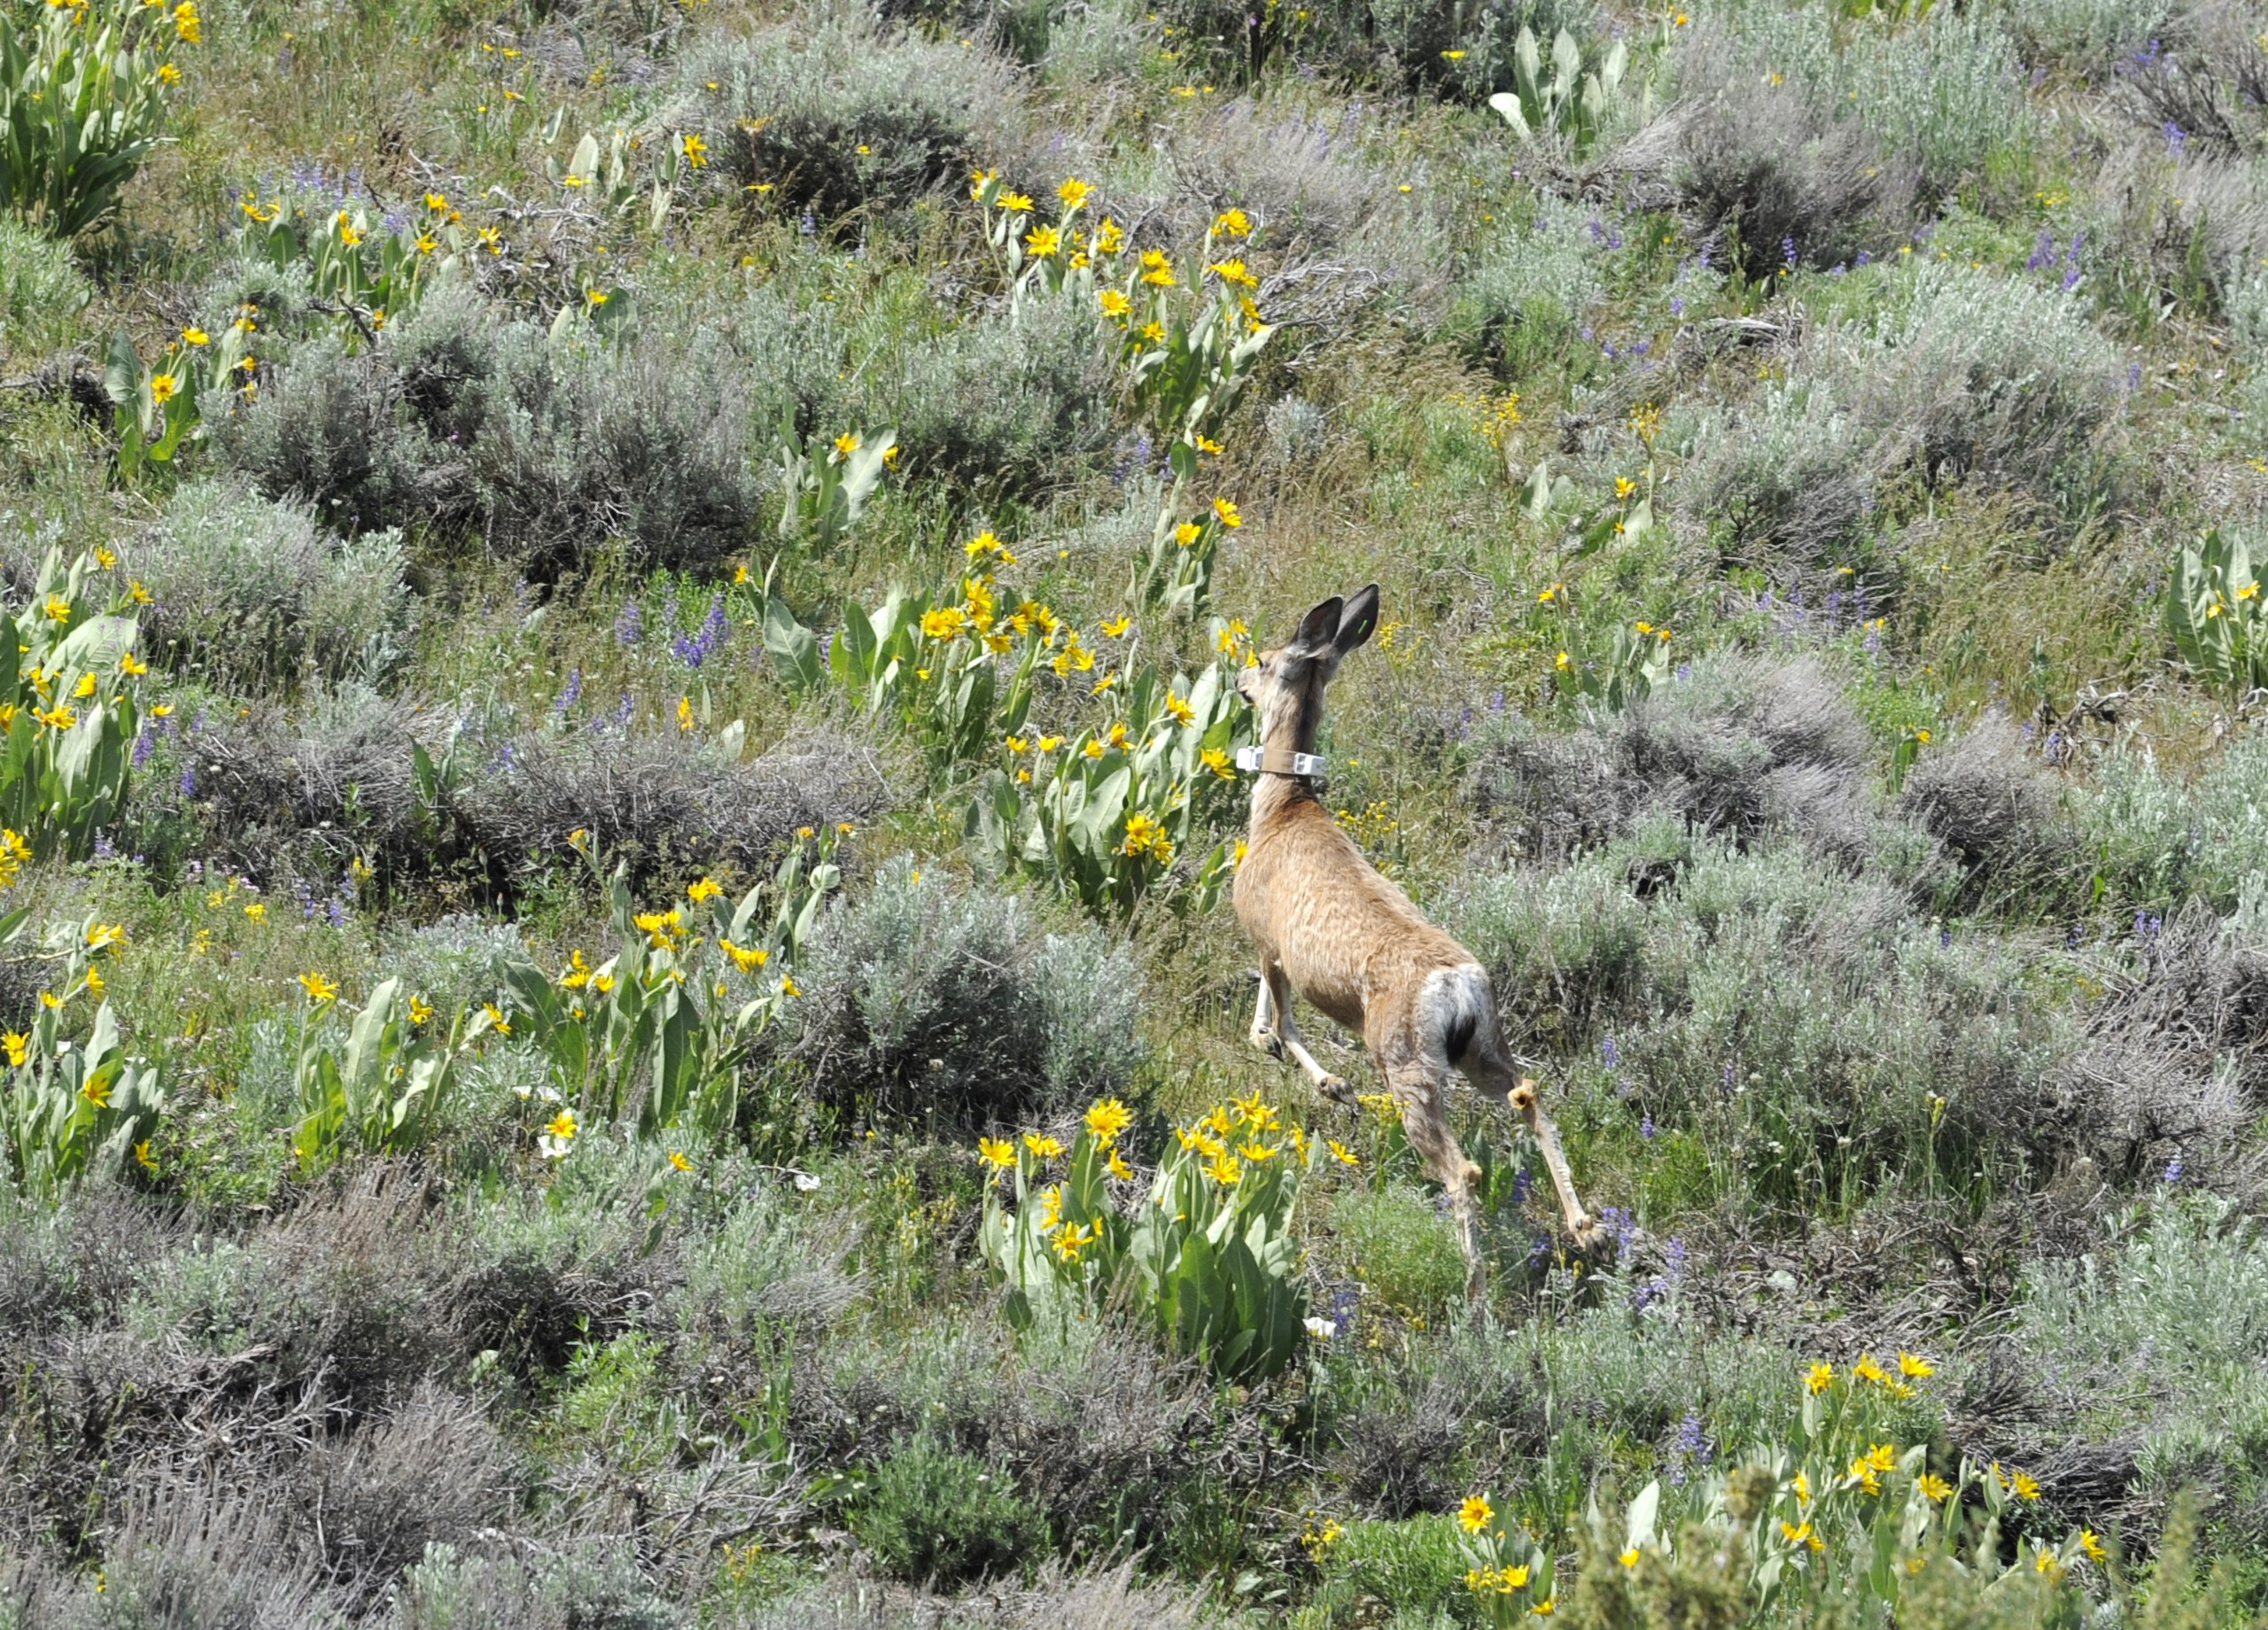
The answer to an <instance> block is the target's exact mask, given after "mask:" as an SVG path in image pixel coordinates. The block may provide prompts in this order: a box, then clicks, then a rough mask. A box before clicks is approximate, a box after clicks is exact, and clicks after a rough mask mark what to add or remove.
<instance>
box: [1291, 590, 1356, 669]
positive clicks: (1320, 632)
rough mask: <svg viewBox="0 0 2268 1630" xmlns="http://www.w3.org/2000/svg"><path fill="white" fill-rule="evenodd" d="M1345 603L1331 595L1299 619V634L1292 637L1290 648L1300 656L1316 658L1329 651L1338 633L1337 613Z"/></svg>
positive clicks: (1336, 596)
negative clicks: (1333, 638)
mask: <svg viewBox="0 0 2268 1630" xmlns="http://www.w3.org/2000/svg"><path fill="white" fill-rule="evenodd" d="M1345 603H1346V602H1343V601H1341V600H1340V598H1339V596H1338V595H1336V594H1333V595H1332V597H1331V598H1330V599H1328V600H1326V601H1324V602H1323V603H1322V604H1321V605H1319V606H1317V608H1316V609H1314V610H1312V611H1310V612H1309V613H1308V614H1307V615H1306V616H1305V617H1301V619H1300V632H1299V633H1295V634H1293V636H1292V644H1291V649H1292V650H1293V652H1295V653H1297V654H1298V655H1300V656H1318V655H1320V654H1321V653H1322V652H1324V651H1326V650H1328V649H1330V648H1331V641H1332V636H1334V635H1335V634H1337V633H1338V632H1339V613H1340V609H1342V608H1343V607H1344V605H1345Z"/></svg>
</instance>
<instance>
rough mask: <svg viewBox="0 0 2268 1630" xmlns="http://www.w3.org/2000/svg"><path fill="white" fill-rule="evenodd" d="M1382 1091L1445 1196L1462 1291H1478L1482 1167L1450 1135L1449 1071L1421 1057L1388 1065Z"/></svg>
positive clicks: (1383, 1062) (1479, 1282)
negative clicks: (1461, 1268)
mask: <svg viewBox="0 0 2268 1630" xmlns="http://www.w3.org/2000/svg"><path fill="white" fill-rule="evenodd" d="M1380 1064H1381V1066H1382V1067H1383V1068H1384V1069H1385V1071H1386V1091H1389V1092H1391V1093H1392V1094H1393V1095H1394V1104H1395V1105H1396V1106H1397V1107H1399V1108H1400V1109H1401V1111H1402V1132H1403V1134H1404V1135H1405V1136H1407V1137H1409V1139H1410V1147H1411V1148H1412V1149H1414V1150H1416V1151H1417V1157H1418V1158H1419V1159H1420V1160H1424V1161H1425V1169H1426V1170H1427V1171H1429V1172H1431V1173H1432V1174H1433V1177H1434V1179H1435V1180H1436V1181H1438V1182H1439V1183H1440V1184H1441V1188H1442V1191H1444V1192H1445V1193H1446V1194H1447V1195H1448V1197H1449V1221H1450V1223H1451V1225H1452V1226H1454V1227H1455V1229H1456V1246H1457V1249H1458V1250H1459V1251H1461V1252H1463V1253H1464V1274H1465V1292H1466V1294H1468V1295H1473V1296H1477V1295H1479V1294H1480V1291H1481V1288H1482V1278H1481V1257H1480V1168H1479V1167H1478V1166H1475V1165H1474V1164H1473V1163H1472V1161H1471V1160H1468V1159H1466V1158H1465V1153H1464V1150H1463V1149H1461V1148H1459V1147H1458V1146H1457V1141H1456V1134H1455V1133H1453V1132H1451V1131H1450V1130H1449V1106H1448V1102H1447V1099H1448V1098H1449V1070H1448V1069H1447V1067H1444V1066H1443V1065H1441V1064H1440V1063H1437V1062H1435V1061H1434V1060H1433V1059H1426V1058H1425V1057H1424V1056H1422V1055H1417V1056H1412V1057H1410V1058H1407V1059H1398V1060H1394V1061H1393V1062H1387V1061H1386V1060H1384V1059H1381V1060H1380Z"/></svg>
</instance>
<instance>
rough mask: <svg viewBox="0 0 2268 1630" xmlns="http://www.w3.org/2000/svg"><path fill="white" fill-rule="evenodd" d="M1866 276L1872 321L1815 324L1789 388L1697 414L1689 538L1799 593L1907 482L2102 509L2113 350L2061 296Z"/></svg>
mask: <svg viewBox="0 0 2268 1630" xmlns="http://www.w3.org/2000/svg"><path fill="white" fill-rule="evenodd" d="M1864 276H1866V277H1867V278H1868V279H1869V280H1871V282H1870V284H1869V287H1870V290H1871V291H1872V293H1873V294H1874V296H1875V303H1874V306H1873V308H1872V310H1871V312H1870V313H1869V314H1866V315H1863V316H1855V317H1852V316H1846V317H1844V318H1841V319H1839V320H1836V321H1830V322H1815V323H1813V324H1811V325H1810V326H1809V327H1808V328H1807V329H1806V330H1805V331H1804V332H1803V334H1802V336H1801V338H1800V339H1799V340H1798V342H1797V344H1796V346H1795V348H1794V351H1793V353H1792V354H1791V355H1790V358H1789V360H1788V364H1787V369H1786V375H1785V377H1784V378H1777V379H1775V380H1773V381H1771V382H1770V383H1768V384H1766V385H1764V386H1763V387H1762V388H1760V389H1759V391H1758V392H1756V393H1755V394H1754V395H1753V396H1751V398H1749V400H1747V401H1746V402H1745V403H1744V404H1742V405H1740V406H1739V407H1714V408H1712V409H1709V410H1707V411H1706V412H1705V414H1703V415H1701V418H1700V420H1699V422H1698V423H1697V427H1696V431H1695V445H1694V451H1693V454H1692V457H1691V460H1690V462H1689V467H1688V470H1687V472H1686V476H1685V479H1684V480H1683V482H1682V485H1681V492H1680V496H1679V501H1678V507H1679V509H1680V512H1681V514H1682V516H1683V517H1684V518H1685V520H1686V522H1687V524H1689V525H1690V526H1692V527H1694V528H1696V529H1697V530H1705V531H1707V532H1711V533H1712V534H1713V535H1715V536H1717V537H1719V538H1720V539H1724V540H1725V541H1726V542H1728V544H1729V547H1730V552H1731V553H1732V554H1733V555H1735V556H1736V558H1740V559H1743V560H1745V561H1746V562H1748V563H1751V564H1754V565H1757V566H1759V567H1762V568H1763V569H1765V570H1767V571H1770V572H1772V573H1773V574H1774V575H1775V576H1777V577H1782V578H1789V577H1792V578H1796V579H1798V580H1799V581H1810V580H1813V579H1814V578H1817V577H1818V576H1819V575H1820V574H1821V573H1823V572H1826V571H1828V570H1829V569H1831V568H1834V567H1836V566H1837V565H1839V564H1842V563H1845V562H1847V561H1848V560H1849V559H1850V558H1851V557H1852V555H1854V554H1856V553H1857V552H1859V551H1860V550H1861V549H1863V548H1866V547H1869V546H1870V545H1871V544H1872V541H1873V540H1872V539H1871V537H1870V533H1871V532H1872V530H1873V526H1874V516H1875V513H1876V508H1877V507H1878V505H1879V504H1880V503H1881V502H1882V500H1883V495H1884V492H1885V490H1886V489H1887V488H1888V486H1889V485H1890V484H1891V482H1892V481H1893V480H1894V479H1896V478H1898V477H1900V476H1903V477H1906V478H1907V479H1910V480H1911V481H1913V482H1915V483H1916V484H1917V485H1919V486H1920V487H1921V488H1922V490H1923V491H1932V492H1934V491H1942V490H1944V489H1946V488H1948V487H1951V486H1953V485H1970V486H1975V487H1979V488H1984V489H1987V490H1994V491H2000V490H2006V491H2011V492H2015V493H2020V494H2022V495H2024V496H2025V497H2027V498H2029V499H2030V500H2031V501H2032V502H2033V503H2034V504H2035V505H2037V506H2038V507H2039V509H2040V510H2041V512H2042V513H2043V514H2044V515H2046V516H2060V517H2061V524H2062V526H2063V527H2064V528H2065V529H2066V530H2069V529H2070V527H2072V526H2075V525H2076V524H2078V521H2080V520H2081V519H2083V518H2084V517H2085V516H2086V515H2088V514H2090V513H2092V512H2093V509H2094V508H2096V507H2097V506H2098V505H2099V504H2100V503H2101V501H2103V498H2104V495H2105V493H2106V490H2107V488H2108V487H2109V484H2110V481H2111V475H2110V469H2111V463H2110V454H2111V453H2112V451H2113V450H2114V446H2115V444H2116V440H2117V435H2118V431H2119V423H2118V406H2119V399H2120V369H2119V366H2118V354H2117V350H2116V348H2115V347H2113V346H2112V345H2111V344H2110V343H2109V340H2107V339H2106V338H2103V336H2102V335H2101V332H2099V331H2098V330H2096V329H2095V328H2094V327H2093V324H2092V323H2091V322H2089V321H2088V320H2087V318H2086V316H2085V314H2084V312H2083V311H2082V310H2081V309H2080V308H2079V307H2078V306H2077V305H2076V304H2075V303H2074V301H2073V299H2072V298H2071V297H2070V295H2069V294H2067V293H2065V292H2063V291H2062V290H2060V289H2059V288H2057V287H2055V286H2054V285H2042V284H2039V283H2030V282H2025V281H2023V280H2022V279H2018V278H2015V277H2011V276H2004V275H2002V274H2000V273H1997V272H1992V271H1988V270H1984V269H1981V268H1972V267H1969V266H1966V265H1961V264H1957V263H1954V262H1952V261H1947V260H1926V261H1922V263H1920V264H1917V265H1914V266H1911V267H1910V268H1890V267H1884V268H1874V269H1872V270H1870V271H1868V272H1867V273H1866V274H1864ZM1886 541H1887V542H1888V545H1889V547H1891V548H1892V549H1893V550H1894V548H1895V547H1896V545H1895V541H1894V539H1892V540H1886Z"/></svg>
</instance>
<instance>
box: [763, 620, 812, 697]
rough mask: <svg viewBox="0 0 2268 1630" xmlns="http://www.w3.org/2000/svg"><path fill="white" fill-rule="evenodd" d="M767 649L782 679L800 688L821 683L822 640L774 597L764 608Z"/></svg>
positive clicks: (807, 688) (765, 643) (765, 645)
mask: <svg viewBox="0 0 2268 1630" xmlns="http://www.w3.org/2000/svg"><path fill="white" fill-rule="evenodd" d="M764 648H765V651H766V652H768V653H769V654H770V655H771V657H772V661H773V667H775V668H776V669H777V670H778V671H779V673H780V677H781V679H785V680H787V681H788V683H789V684H790V685H793V686H795V687H797V688H799V689H803V690H809V689H812V687H815V686H817V685H818V683H819V675H820V670H819V640H817V639H816V638H814V637H813V636H812V631H811V630H810V629H808V628H806V627H804V625H802V624H801V623H799V622H797V621H796V617H795V614H794V613H793V612H791V611H789V610H788V607H787V604H786V602H783V601H781V600H780V599H778V598H776V597H775V598H773V600H772V601H771V602H768V603H767V604H766V605H765V608H764Z"/></svg>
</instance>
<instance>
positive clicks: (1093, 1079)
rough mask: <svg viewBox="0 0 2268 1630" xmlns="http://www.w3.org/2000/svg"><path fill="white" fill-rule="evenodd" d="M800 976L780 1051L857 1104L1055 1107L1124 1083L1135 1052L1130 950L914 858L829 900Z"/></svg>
mask: <svg viewBox="0 0 2268 1630" xmlns="http://www.w3.org/2000/svg"><path fill="white" fill-rule="evenodd" d="M806 968H807V969H808V974H807V975H806V972H805V969H806ZM796 982H797V983H798V984H799V985H801V986H802V987H803V988H804V992H805V996H804V1000H803V1001H801V1002H799V1003H798V1004H797V1005H796V1008H795V1009H794V1010H793V1014H792V1029H791V1031H790V1032H789V1033H788V1036H787V1039H785V1040H784V1041H783V1042H782V1044H781V1045H782V1049H783V1051H784V1052H785V1053H786V1054H787V1056H788V1057H791V1058H794V1059H798V1060H800V1061H801V1062H802V1063H803V1065H804V1067H806V1068H808V1069H809V1070H810V1072H811V1081H812V1092H813V1093H814V1094H815V1095H816V1097H817V1098H819V1101H821V1102H822V1103H825V1104H827V1105H830V1106H834V1107H835V1108H836V1109H837V1110H838V1111H840V1112H842V1113H844V1114H854V1115H860V1116H864V1115H873V1114H886V1115H889V1116H892V1117H897V1118H902V1119H905V1120H909V1121H912V1122H916V1123H924V1122H926V1123H928V1124H930V1125H932V1126H934V1127H936V1128H939V1129H967V1128H983V1127H985V1126H988V1125H990V1124H991V1123H993V1122H1014V1121H1017V1120H1020V1119H1022V1118H1024V1117H1027V1116H1031V1115H1039V1116H1042V1117H1045V1116H1048V1115H1052V1114H1061V1113H1063V1112H1065V1111H1068V1109H1070V1108H1071V1107H1072V1106H1074V1105H1075V1104H1076V1103H1077V1102H1079V1101H1082V1100H1083V1099H1084V1098H1092V1097H1096V1096H1107V1095H1108V1094H1110V1093H1111V1092H1113V1091H1116V1090H1118V1089H1119V1088H1120V1087H1121V1086H1122V1084H1123V1083H1125V1082H1126V1080H1127V1079H1128V1078H1129V1076H1130V1074H1131V1072H1132V1070H1133V1068H1134V1066H1135V1064H1136V1062H1137V1059H1138V1044H1137V1042H1136V1038H1135V1021H1136V1017H1137V1015H1138V1011H1139V1004H1140V1000H1141V985H1140V980H1139V976H1138V973H1137V971H1136V969H1135V966H1134V965H1133V963H1132V960H1131V959H1130V957H1129V956H1128V955H1127V953H1126V951H1124V949H1123V948H1122V947H1121V946H1118V945H1116V944H1114V943H1112V942H1111V941H1110V940H1109V939H1108V938H1107V936H1106V935H1104V934H1103V932H1102V931H1101V930H1100V929H1098V928H1077V929H1074V930H1071V931H1068V932H1053V931H1051V930H1050V929H1049V928H1048V927H1047V926H1046V925H1045V923H1044V922H1043V921H1042V920H1040V918H1039V916H1038V914H1037V912H1035V911H1034V910H1033V908H1032V906H1031V904H1030V903H1029V901H1028V900H1027V899H1026V898H1024V897H1021V896H1016V895H1003V894H996V893H992V892H990V890H988V889H983V888H981V887H975V888H973V887H970V886H969V885H968V884H967V882H966V881H962V880H959V879H955V878H953V877H951V875H949V874H945V873H942V872H940V871H938V870H934V869H933V870H929V871H927V872H925V871H924V870H922V869H921V868H919V867H915V866H913V865H910V864H908V863H905V862H897V863H893V864H892V865H889V866H888V867H886V868H884V869H883V870H882V872H881V873H879V874H878V875H877V876H876V877H875V878H874V881H873V883H872V885H871V887H870V888H869V889H867V891H866V894H865V895H864V896H863V897H861V898H859V899H857V900H855V901H850V902H845V903H839V904H836V905H835V907H834V908H833V909H831V910H830V911H829V912H828V913H827V917H826V918H825V919H824V920H823V921H822V922H821V924H820V927H819V932H818V935H817V936H816V938H815V940H814V942H813V943H812V948H811V951H810V952H809V958H808V962H807V963H806V964H805V965H803V966H799V967H798V970H797V977H796Z"/></svg>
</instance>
